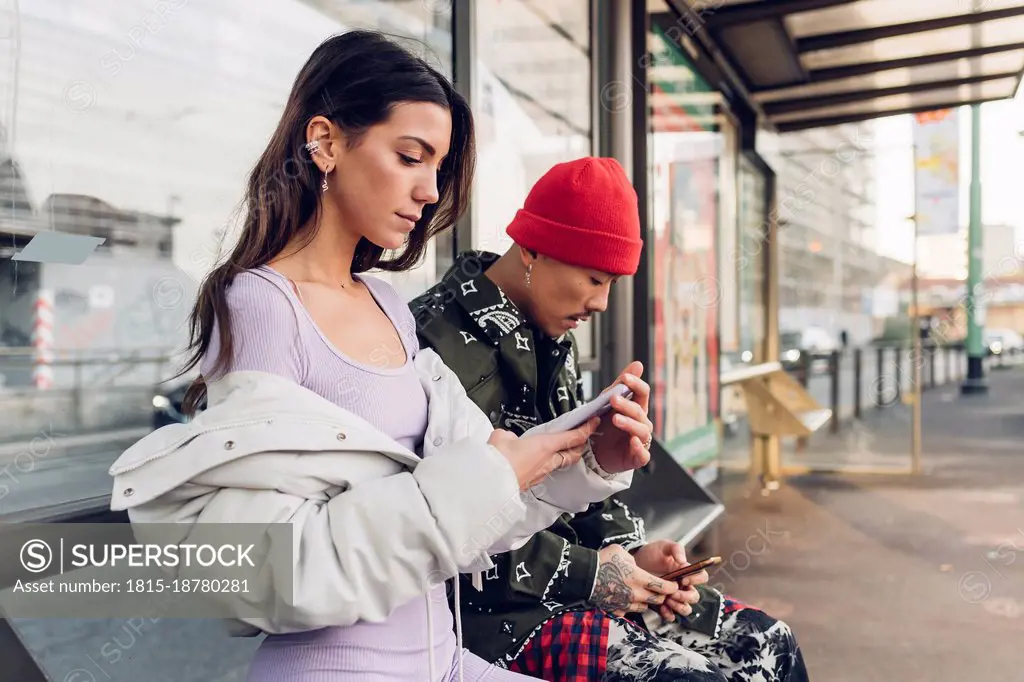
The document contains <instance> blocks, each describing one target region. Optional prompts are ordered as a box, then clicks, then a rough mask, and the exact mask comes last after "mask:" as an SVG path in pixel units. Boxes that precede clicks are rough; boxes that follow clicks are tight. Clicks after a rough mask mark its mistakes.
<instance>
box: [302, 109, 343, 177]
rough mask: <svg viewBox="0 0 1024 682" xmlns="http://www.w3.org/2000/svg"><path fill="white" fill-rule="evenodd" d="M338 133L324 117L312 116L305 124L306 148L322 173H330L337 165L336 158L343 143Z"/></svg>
mask: <svg viewBox="0 0 1024 682" xmlns="http://www.w3.org/2000/svg"><path fill="white" fill-rule="evenodd" d="M338 135H340V131H339V130H338V128H337V126H335V125H334V124H333V123H331V121H330V119H328V118H327V117H326V116H314V117H313V118H311V119H310V120H309V123H308V124H306V148H307V149H309V150H310V154H309V155H310V158H312V159H313V162H314V163H315V164H316V165H317V166H318V167H319V168H320V170H321V171H323V172H330V171H332V170H334V167H335V166H336V165H338V156H339V154H340V153H341V151H342V146H343V144H344V143H343V142H342V141H341V140H340V139H339V137H338Z"/></svg>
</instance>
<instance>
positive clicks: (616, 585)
mask: <svg viewBox="0 0 1024 682" xmlns="http://www.w3.org/2000/svg"><path fill="white" fill-rule="evenodd" d="M678 590H679V586H678V585H677V584H676V583H674V582H672V581H670V580H662V579H661V578H659V577H658V576H656V575H651V574H650V573H648V572H647V571H645V570H643V569H642V568H639V567H638V566H637V565H636V561H635V560H634V559H633V557H632V556H631V555H630V553H629V552H627V551H626V550H625V549H623V548H622V546H621V545H609V546H607V547H605V548H604V549H602V550H601V551H600V552H598V569H597V581H596V582H595V583H594V592H593V593H592V594H591V596H590V602H591V603H592V604H594V605H595V606H597V607H599V608H602V609H605V610H607V611H611V612H612V613H614V614H615V615H617V616H623V615H625V614H626V612H627V611H636V612H640V611H645V610H646V609H648V608H650V607H652V606H661V605H662V604H664V603H665V600H666V599H667V598H669V595H672V594H674V593H675V592H677V591H678Z"/></svg>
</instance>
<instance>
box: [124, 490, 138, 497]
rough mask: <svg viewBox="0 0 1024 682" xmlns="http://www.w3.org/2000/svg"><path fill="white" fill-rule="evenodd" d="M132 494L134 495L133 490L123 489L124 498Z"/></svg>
mask: <svg viewBox="0 0 1024 682" xmlns="http://www.w3.org/2000/svg"><path fill="white" fill-rule="evenodd" d="M134 494H135V488H125V489H124V496H125V497H131V496H132V495H134Z"/></svg>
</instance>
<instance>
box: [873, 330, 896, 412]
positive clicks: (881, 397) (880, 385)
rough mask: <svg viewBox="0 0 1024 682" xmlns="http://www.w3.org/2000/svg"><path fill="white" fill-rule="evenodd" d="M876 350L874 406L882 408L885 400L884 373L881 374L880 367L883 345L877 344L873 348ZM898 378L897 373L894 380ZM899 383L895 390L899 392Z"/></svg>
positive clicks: (883, 362) (881, 365) (883, 359)
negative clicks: (876, 346)
mask: <svg viewBox="0 0 1024 682" xmlns="http://www.w3.org/2000/svg"><path fill="white" fill-rule="evenodd" d="M875 350H876V352H877V355H878V357H877V362H876V364H875V382H874V383H875V408H876V409H879V410H880V409H882V407H883V403H884V402H885V379H883V378H882V377H884V376H885V375H884V374H882V367H883V366H884V364H885V346H879V347H878V348H876V349H875ZM899 380H900V377H899V374H897V375H896V381H897V382H898V381H899ZM899 388H900V386H899V384H898V383H897V384H896V391H897V392H899Z"/></svg>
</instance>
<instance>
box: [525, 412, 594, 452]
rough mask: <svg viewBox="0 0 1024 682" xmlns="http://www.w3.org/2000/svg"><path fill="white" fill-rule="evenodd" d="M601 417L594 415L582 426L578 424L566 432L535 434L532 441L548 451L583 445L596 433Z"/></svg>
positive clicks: (569, 448)
mask: <svg viewBox="0 0 1024 682" xmlns="http://www.w3.org/2000/svg"><path fill="white" fill-rule="evenodd" d="M600 424H601V419H600V417H594V418H593V419H591V420H589V421H587V422H586V423H585V424H583V425H581V426H577V427H576V428H575V429H572V430H571V431H566V432H565V433H551V434H547V435H544V436H535V437H533V438H531V439H530V440H531V442H535V443H536V444H537V447H538V448H540V449H541V450H545V451H547V452H559V451H561V450H571V449H572V448H578V447H583V446H585V445H586V444H587V441H588V440H590V437H591V436H592V435H594V431H596V430H597V427H598V426H600Z"/></svg>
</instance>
